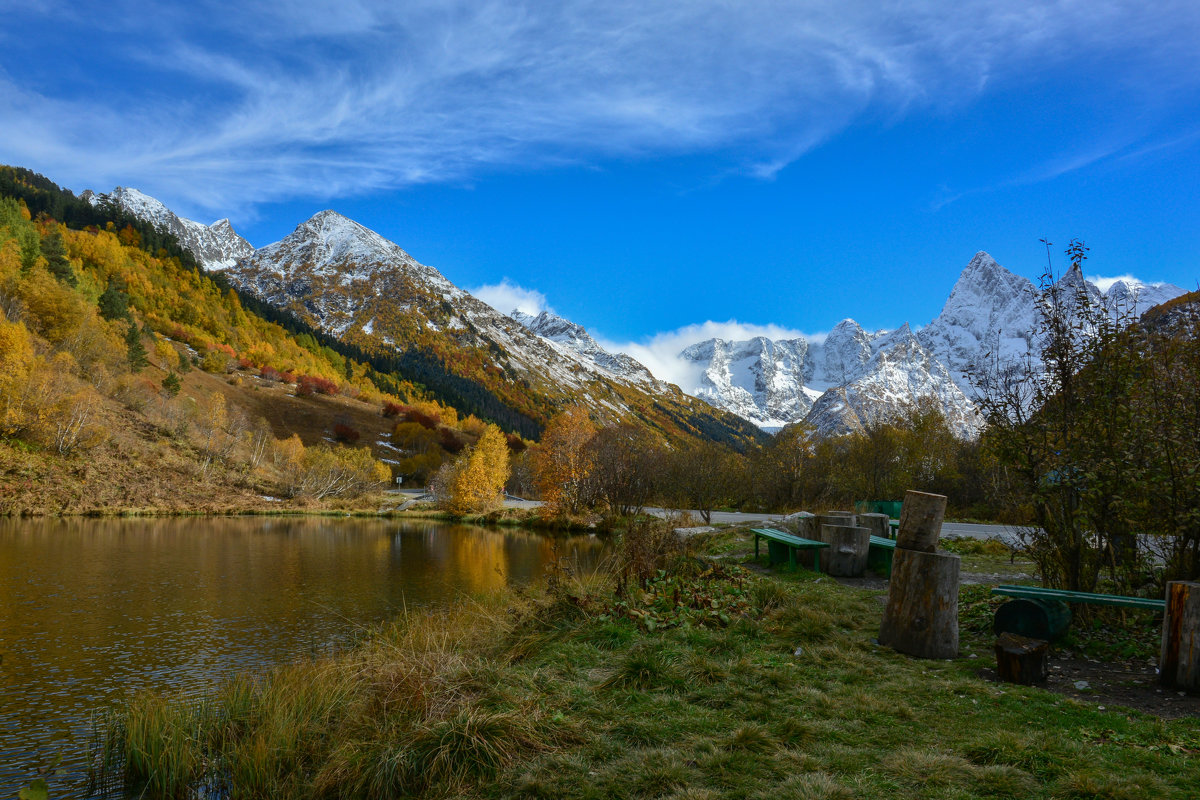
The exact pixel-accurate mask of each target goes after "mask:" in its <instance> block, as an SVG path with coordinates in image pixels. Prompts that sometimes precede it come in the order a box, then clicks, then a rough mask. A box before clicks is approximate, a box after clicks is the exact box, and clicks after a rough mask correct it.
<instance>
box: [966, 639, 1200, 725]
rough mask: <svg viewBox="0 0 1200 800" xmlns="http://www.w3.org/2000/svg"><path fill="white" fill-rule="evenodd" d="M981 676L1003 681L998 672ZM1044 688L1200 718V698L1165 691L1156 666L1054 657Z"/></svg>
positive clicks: (987, 671)
mask: <svg viewBox="0 0 1200 800" xmlns="http://www.w3.org/2000/svg"><path fill="white" fill-rule="evenodd" d="M979 676H980V677H981V678H984V679H985V680H989V681H997V682H998V681H999V677H998V676H997V675H996V670H994V669H989V668H985V669H981V670H979ZM1041 688H1043V689H1046V690H1048V691H1051V692H1055V693H1057V694H1061V695H1065V696H1067V697H1072V698H1074V699H1076V700H1081V701H1083V702H1087V703H1095V704H1096V705H1099V706H1103V707H1105V708H1111V707H1113V706H1120V707H1122V708H1132V709H1134V710H1136V711H1142V712H1144V713H1146V714H1152V715H1154V716H1156V717H1162V718H1163V719H1178V718H1180V717H1200V696H1195V695H1188V694H1186V693H1183V692H1175V691H1172V690H1170V689H1164V688H1162V687H1161V686H1160V685H1159V684H1158V670H1157V669H1156V668H1155V666H1154V664H1149V663H1146V662H1137V661H1110V662H1103V661H1093V660H1091V659H1087V658H1080V657H1078V656H1075V655H1073V654H1066V653H1064V654H1062V655H1059V656H1052V657H1051V659H1050V678H1049V680H1047V681H1046V683H1044V684H1042V686H1041Z"/></svg>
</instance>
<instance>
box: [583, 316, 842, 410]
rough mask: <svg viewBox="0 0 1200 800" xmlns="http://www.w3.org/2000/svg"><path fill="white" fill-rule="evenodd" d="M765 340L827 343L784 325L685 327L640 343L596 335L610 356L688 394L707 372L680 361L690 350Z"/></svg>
mask: <svg viewBox="0 0 1200 800" xmlns="http://www.w3.org/2000/svg"><path fill="white" fill-rule="evenodd" d="M757 336H762V337H765V338H767V339H772V340H779V339H807V340H808V341H809V342H811V343H813V344H819V343H821V342H824V341H825V334H824V333H817V334H807V333H803V332H801V331H798V330H795V329H792V328H785V327H782V326H780V325H755V324H752V323H745V322H738V321H737V320H732V319H731V320H727V321H725V322H714V321H712V320H709V321H708V322H701V323H698V324H694V325H685V326H684V327H682V328H678V329H676V330H673V331H663V332H660V333H656V334H655V335H654V336H651V337H648V338H645V339H642V340H640V341H636V342H620V341H613V340H610V339H606V338H605V337H603V336H599V335H596V336H595V339H596V341H597V342H598V343H599V344H600V346H601V347H603V348H604V349H605V350H607V351H609V352H610V353H626V354H628V355H630V356H633V357H634V358H636V359H637V360H638V361H640V362H642V364H644V365H645V366H646V368H647V369H649V370H650V372H651V373H652V374H653V375H654V377H656V378H658V379H659V380H664V381H667V382H669V383H673V384H675V385H676V386H679V387H680V388H681V389H683V390H684V391H685V392H689V391H693V390H695V388H696V387H697V386H699V385H700V377H701V375H702V374H703V372H704V370H703V368H702V367H699V366H697V365H696V364H695V363H694V362H690V361H687V360H685V359H682V358H680V357H679V354H680V353H681V352H682V351H683V350H684V349H685V348H687V347H689V346H691V345H693V344H697V343H699V342H704V341H707V340H709V339H724V340H725V341H727V342H741V341H746V340H748V339H753V338H755V337H757Z"/></svg>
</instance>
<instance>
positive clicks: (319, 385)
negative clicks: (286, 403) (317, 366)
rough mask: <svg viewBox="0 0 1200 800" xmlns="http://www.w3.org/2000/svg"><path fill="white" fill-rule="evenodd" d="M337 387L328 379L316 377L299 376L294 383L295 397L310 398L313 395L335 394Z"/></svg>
mask: <svg viewBox="0 0 1200 800" xmlns="http://www.w3.org/2000/svg"><path fill="white" fill-rule="evenodd" d="M337 392H338V385H337V383H335V382H334V381H331V380H329V378H321V377H318V376H316V375H301V376H300V378H299V379H298V380H297V381H296V396H297V397H311V396H312V395H314V394H337Z"/></svg>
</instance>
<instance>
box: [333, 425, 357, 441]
mask: <svg viewBox="0 0 1200 800" xmlns="http://www.w3.org/2000/svg"><path fill="white" fill-rule="evenodd" d="M333 438H334V439H337V440H338V441H339V442H341V443H342V444H354V443H355V442H357V441H358V440H359V439H361V438H362V434H361V433H359V432H358V431H356V430H354V428H351V427H350V426H349V425H346V424H345V423H342V422H339V423H337V424H336V425H334V426H333Z"/></svg>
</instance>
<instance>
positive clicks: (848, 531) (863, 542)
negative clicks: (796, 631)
mask: <svg viewBox="0 0 1200 800" xmlns="http://www.w3.org/2000/svg"><path fill="white" fill-rule="evenodd" d="M821 541H823V542H829V547H827V548H825V550H824V552H825V553H827V554H828V555H827V559H828V560H827V563H826V569H825V570H824V572H825V573H826V574H827V575H832V576H834V577H836V578H858V577H861V576H862V574H863V573H864V572H866V571H867V553H868V550H869V548H870V545H871V531H870V530H868V529H867V528H857V527H854V526H851V525H822V526H821Z"/></svg>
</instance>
